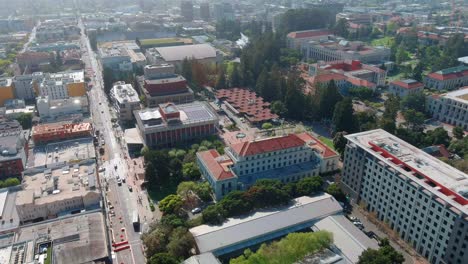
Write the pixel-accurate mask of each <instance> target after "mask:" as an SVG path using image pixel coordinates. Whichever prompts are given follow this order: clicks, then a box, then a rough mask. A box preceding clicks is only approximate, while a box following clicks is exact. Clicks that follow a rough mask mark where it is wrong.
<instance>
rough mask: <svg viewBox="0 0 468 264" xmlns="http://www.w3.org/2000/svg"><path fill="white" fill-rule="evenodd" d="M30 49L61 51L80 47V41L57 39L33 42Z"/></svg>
mask: <svg viewBox="0 0 468 264" xmlns="http://www.w3.org/2000/svg"><path fill="white" fill-rule="evenodd" d="M28 49H29V51H36V52H61V51H64V50H71V49H80V43H79V42H78V41H72V42H66V41H57V42H50V43H41V44H31V45H30V46H29V48H28Z"/></svg>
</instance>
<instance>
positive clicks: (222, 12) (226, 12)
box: [213, 1, 236, 21]
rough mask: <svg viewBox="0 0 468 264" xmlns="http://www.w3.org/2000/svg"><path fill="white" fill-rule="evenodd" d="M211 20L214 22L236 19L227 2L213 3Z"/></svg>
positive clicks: (232, 9) (230, 5)
mask: <svg viewBox="0 0 468 264" xmlns="http://www.w3.org/2000/svg"><path fill="white" fill-rule="evenodd" d="M213 18H214V19H215V20H216V21H221V20H234V19H235V18H236V17H235V14H234V8H233V7H232V4H231V3H230V2H227V1H222V2H221V3H219V2H216V3H213Z"/></svg>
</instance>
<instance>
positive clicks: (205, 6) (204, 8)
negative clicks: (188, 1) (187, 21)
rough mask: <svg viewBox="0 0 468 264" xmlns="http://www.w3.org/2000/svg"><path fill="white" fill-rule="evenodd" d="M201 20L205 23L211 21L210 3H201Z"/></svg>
mask: <svg viewBox="0 0 468 264" xmlns="http://www.w3.org/2000/svg"><path fill="white" fill-rule="evenodd" d="M200 18H201V19H203V20H204V21H210V20H211V15H210V4H209V3H208V2H203V3H200Z"/></svg>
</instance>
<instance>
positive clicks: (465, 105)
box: [426, 86, 468, 131]
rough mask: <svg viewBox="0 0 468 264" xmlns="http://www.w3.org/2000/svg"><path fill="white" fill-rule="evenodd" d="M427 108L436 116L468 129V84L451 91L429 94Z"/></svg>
mask: <svg viewBox="0 0 468 264" xmlns="http://www.w3.org/2000/svg"><path fill="white" fill-rule="evenodd" d="M426 108H427V111H428V112H429V113H431V115H432V116H433V117H434V118H436V119H438V120H440V121H442V122H444V123H449V124H451V125H454V126H459V127H462V128H463V129H464V130H466V131H468V86H467V87H464V88H462V89H460V90H456V91H453V92H450V93H446V94H442V95H432V96H428V97H427V104H426Z"/></svg>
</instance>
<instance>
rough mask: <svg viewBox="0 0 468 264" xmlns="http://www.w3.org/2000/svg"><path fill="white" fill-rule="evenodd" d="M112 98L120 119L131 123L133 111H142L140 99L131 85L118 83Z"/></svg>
mask: <svg viewBox="0 0 468 264" xmlns="http://www.w3.org/2000/svg"><path fill="white" fill-rule="evenodd" d="M110 96H111V98H112V101H113V103H114V107H115V110H117V113H119V119H120V120H122V121H130V120H132V119H133V111H135V110H140V98H139V97H138V94H137V92H136V91H135V89H133V86H132V85H131V84H125V82H117V83H115V84H114V86H113V87H112V90H111V92H110Z"/></svg>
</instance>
